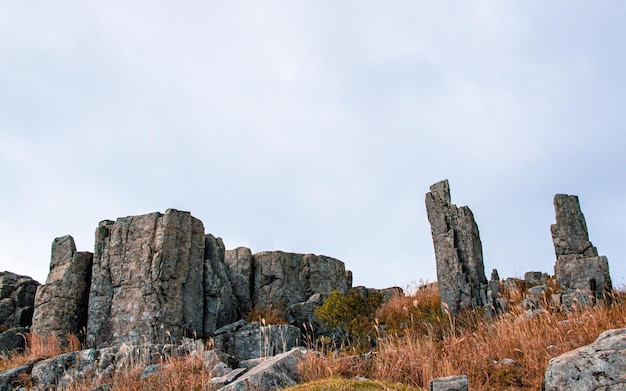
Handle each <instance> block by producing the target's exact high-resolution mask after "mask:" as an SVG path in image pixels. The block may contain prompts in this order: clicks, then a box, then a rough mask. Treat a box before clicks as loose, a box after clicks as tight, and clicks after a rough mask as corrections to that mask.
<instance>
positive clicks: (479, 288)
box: [426, 180, 487, 314]
mask: <svg viewBox="0 0 626 391" xmlns="http://www.w3.org/2000/svg"><path fill="white" fill-rule="evenodd" d="M426 211H427V213H428V221H429V222H430V227H431V233H432V236H433V244H434V247H435V259H436V261H437V280H438V282H439V294H440V296H441V305H442V308H445V307H446V306H447V308H448V310H449V311H450V313H451V314H456V313H457V312H458V311H459V310H462V309H467V308H477V307H482V306H484V305H485V304H486V302H487V296H486V287H487V278H486V277H485V267H484V265H483V249H482V243H481V241H480V234H479V232H478V226H477V225H476V222H475V221H474V215H473V214H472V211H471V210H470V209H469V208H468V207H467V206H463V207H460V208H458V207H457V206H456V205H454V204H452V203H451V199H450V185H449V184H448V181H447V180H444V181H441V182H437V183H435V184H434V185H432V186H431V187H430V192H429V193H426Z"/></svg>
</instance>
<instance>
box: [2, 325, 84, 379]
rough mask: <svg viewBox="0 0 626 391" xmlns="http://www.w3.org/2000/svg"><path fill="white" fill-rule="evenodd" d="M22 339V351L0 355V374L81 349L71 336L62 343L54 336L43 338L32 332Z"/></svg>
mask: <svg viewBox="0 0 626 391" xmlns="http://www.w3.org/2000/svg"><path fill="white" fill-rule="evenodd" d="M24 339H25V342H26V348H25V349H24V351H21V352H15V353H10V354H5V355H0V372H1V371H4V370H7V369H10V368H15V367H18V366H21V365H24V364H26V363H28V362H33V361H38V360H43V359H46V358H51V357H55V356H58V355H60V354H63V353H69V352H75V351H77V350H80V349H81V343H80V340H79V338H78V337H77V336H75V335H73V334H69V335H67V336H66V337H65V338H64V341H63V342H62V341H61V340H60V339H59V338H58V337H57V336H56V335H54V334H48V335H45V336H43V335H39V334H36V333H33V332H29V333H25V334H24Z"/></svg>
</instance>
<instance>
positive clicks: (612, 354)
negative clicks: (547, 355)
mask: <svg viewBox="0 0 626 391" xmlns="http://www.w3.org/2000/svg"><path fill="white" fill-rule="evenodd" d="M624 389H626V329H618V330H609V331H605V332H604V333H602V334H600V336H599V337H598V339H597V340H596V341H595V342H594V343H592V344H591V345H587V346H583V347H582V348H579V349H576V350H572V351H571V352H567V353H564V354H562V355H560V356H558V357H555V358H553V359H552V360H550V363H549V364H548V368H547V370H546V374H545V390H546V391H565V390H567V391H583V390H585V391H586V390H624Z"/></svg>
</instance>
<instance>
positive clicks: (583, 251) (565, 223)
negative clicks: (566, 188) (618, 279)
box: [550, 194, 612, 298]
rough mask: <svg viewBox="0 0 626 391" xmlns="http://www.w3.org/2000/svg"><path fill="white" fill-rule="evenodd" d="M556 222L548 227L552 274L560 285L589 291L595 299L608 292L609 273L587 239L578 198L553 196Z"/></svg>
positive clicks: (604, 260)
mask: <svg viewBox="0 0 626 391" xmlns="http://www.w3.org/2000/svg"><path fill="white" fill-rule="evenodd" d="M554 210H555V213H556V224H553V225H552V226H551V227H550V229H551V231H552V241H553V242H554V251H555V253H556V258H557V261H556V265H555V274H556V279H557V282H558V283H559V285H560V287H561V288H563V289H566V290H579V291H587V292H591V293H593V295H594V296H595V297H597V298H600V297H601V296H603V294H604V293H606V292H609V291H611V289H612V286H611V276H610V275H609V263H608V260H607V258H606V257H604V256H598V250H597V249H596V248H595V247H594V246H593V244H592V243H591V242H590V241H589V234H588V232H587V224H586V222H585V217H584V216H583V213H582V211H581V210H580V204H579V202H578V197H577V196H574V195H566V194H557V195H555V196H554Z"/></svg>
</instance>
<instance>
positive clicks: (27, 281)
mask: <svg viewBox="0 0 626 391" xmlns="http://www.w3.org/2000/svg"><path fill="white" fill-rule="evenodd" d="M38 286H39V283H38V282H37V281H35V280H33V279H32V278H30V277H27V276H20V275H18V274H15V273H11V272H0V329H10V328H13V327H28V326H30V325H31V324H32V321H33V309H34V305H35V293H36V292H37V287H38Z"/></svg>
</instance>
